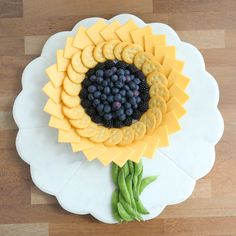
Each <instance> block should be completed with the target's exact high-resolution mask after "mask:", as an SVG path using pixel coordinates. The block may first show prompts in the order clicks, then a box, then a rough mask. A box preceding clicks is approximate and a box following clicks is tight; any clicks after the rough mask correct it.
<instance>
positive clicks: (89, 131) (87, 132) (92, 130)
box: [76, 122, 99, 138]
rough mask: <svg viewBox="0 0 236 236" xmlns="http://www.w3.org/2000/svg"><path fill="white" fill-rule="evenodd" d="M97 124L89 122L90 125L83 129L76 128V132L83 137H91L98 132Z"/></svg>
mask: <svg viewBox="0 0 236 236" xmlns="http://www.w3.org/2000/svg"><path fill="white" fill-rule="evenodd" d="M98 131H99V129H98V125H97V124H95V123H93V122H91V123H90V125H89V126H88V127H87V128H84V129H76V132H77V133H78V134H79V135H80V136H81V137H85V138H90V137H93V136H94V135H96V134H97V133H98Z"/></svg>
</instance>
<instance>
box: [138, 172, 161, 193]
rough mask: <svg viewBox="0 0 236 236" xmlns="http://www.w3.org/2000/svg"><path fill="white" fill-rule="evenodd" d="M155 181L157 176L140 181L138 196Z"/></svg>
mask: <svg viewBox="0 0 236 236" xmlns="http://www.w3.org/2000/svg"><path fill="white" fill-rule="evenodd" d="M156 179H157V176H149V177H146V178H144V179H143V180H142V182H141V185H140V187H139V194H141V193H142V192H143V190H144V189H145V188H146V187H147V186H148V185H149V184H150V183H152V182H154V181H155V180H156Z"/></svg>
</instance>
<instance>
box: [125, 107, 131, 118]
mask: <svg viewBox="0 0 236 236" xmlns="http://www.w3.org/2000/svg"><path fill="white" fill-rule="evenodd" d="M125 114H126V115H127V116H131V115H132V114H133V109H132V108H128V109H127V110H126V111H125Z"/></svg>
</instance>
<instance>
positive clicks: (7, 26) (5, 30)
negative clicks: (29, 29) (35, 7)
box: [0, 18, 24, 37]
mask: <svg viewBox="0 0 236 236" xmlns="http://www.w3.org/2000/svg"><path fill="white" fill-rule="evenodd" d="M23 22H24V21H23V18H0V27H1V30H0V37H16V36H22V35H24V24H23ZM12 29H14V30H12Z"/></svg>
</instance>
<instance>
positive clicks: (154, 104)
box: [148, 95, 167, 116]
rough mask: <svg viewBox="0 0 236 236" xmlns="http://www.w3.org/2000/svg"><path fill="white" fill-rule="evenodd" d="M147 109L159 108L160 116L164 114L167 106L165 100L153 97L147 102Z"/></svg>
mask: <svg viewBox="0 0 236 236" xmlns="http://www.w3.org/2000/svg"><path fill="white" fill-rule="evenodd" d="M148 106H149V108H159V109H160V110H161V113H162V116H164V115H165V114H166V110H167V106H166V102H165V100H164V99H163V98H162V97H160V96H158V95H156V96H154V97H151V98H150V100H149V102H148Z"/></svg>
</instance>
